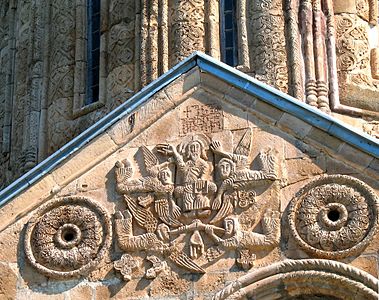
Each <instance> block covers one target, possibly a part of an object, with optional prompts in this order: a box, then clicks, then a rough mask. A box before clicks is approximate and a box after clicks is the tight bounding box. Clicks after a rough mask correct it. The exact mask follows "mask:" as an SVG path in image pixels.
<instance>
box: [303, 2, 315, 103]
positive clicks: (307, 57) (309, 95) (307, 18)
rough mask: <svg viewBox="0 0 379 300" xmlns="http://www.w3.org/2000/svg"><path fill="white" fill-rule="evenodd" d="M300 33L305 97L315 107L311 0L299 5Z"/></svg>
mask: <svg viewBox="0 0 379 300" xmlns="http://www.w3.org/2000/svg"><path fill="white" fill-rule="evenodd" d="M300 16H301V34H302V39H303V55H304V67H305V97H306V102H307V103H308V104H309V105H312V106H315V107H317V84H316V74H315V65H314V45H313V14H312V2H311V0H304V1H302V2H301V5H300Z"/></svg>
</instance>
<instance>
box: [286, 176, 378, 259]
mask: <svg viewBox="0 0 379 300" xmlns="http://www.w3.org/2000/svg"><path fill="white" fill-rule="evenodd" d="M378 205H379V202H378V197H377V196H376V194H375V192H374V191H373V190H372V189H371V188H370V187H369V186H368V185H366V184H365V183H363V182H362V181H360V180H358V179H355V178H353V177H350V176H346V175H330V176H321V177H318V178H316V179H314V180H313V181H311V182H310V183H309V184H307V185H306V186H305V187H303V188H302V189H301V190H300V191H299V192H298V193H297V195H296V197H295V198H294V199H292V201H291V203H290V206H289V225H290V230H291V232H292V235H293V237H294V238H295V240H296V242H297V243H298V245H299V246H300V247H301V249H303V250H304V251H306V252H307V253H309V254H310V255H311V256H315V257H320V258H328V259H339V258H344V257H347V256H353V255H357V254H359V253H360V252H362V250H363V249H364V248H365V247H366V246H367V245H368V244H369V243H370V242H371V241H372V239H373V237H374V235H375V233H376V231H377V223H378Z"/></svg>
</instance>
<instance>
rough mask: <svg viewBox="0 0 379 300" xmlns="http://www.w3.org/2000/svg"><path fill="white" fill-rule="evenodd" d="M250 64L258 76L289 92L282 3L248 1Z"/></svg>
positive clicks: (277, 1) (276, 1) (276, 0)
mask: <svg viewBox="0 0 379 300" xmlns="http://www.w3.org/2000/svg"><path fill="white" fill-rule="evenodd" d="M247 7H249V8H250V10H249V23H248V24H249V26H248V29H249V41H251V42H250V44H249V48H250V59H251V61H250V68H251V69H252V70H253V71H254V72H255V76H256V78H257V79H259V80H261V81H263V82H265V83H267V84H269V85H271V86H274V87H276V88H278V89H280V90H281V91H283V92H285V93H287V92H288V69H287V50H286V40H285V34H284V30H283V29H284V24H285V23H284V11H283V3H282V1H279V0H274V1H267V0H264V1H250V2H249V5H248V6H247Z"/></svg>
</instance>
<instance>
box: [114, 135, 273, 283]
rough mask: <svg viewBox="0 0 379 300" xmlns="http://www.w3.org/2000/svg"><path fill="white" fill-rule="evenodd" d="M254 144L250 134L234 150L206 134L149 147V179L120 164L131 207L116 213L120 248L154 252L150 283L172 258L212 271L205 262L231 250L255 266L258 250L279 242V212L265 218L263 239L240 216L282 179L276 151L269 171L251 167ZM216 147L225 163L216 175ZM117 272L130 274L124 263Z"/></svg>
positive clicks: (266, 163) (268, 159) (269, 153)
mask: <svg viewBox="0 0 379 300" xmlns="http://www.w3.org/2000/svg"><path fill="white" fill-rule="evenodd" d="M251 139H252V134H251V130H250V129H248V130H246V132H245V133H244V135H243V136H242V138H241V140H240V142H239V143H238V145H237V147H236V148H235V150H234V152H233V153H229V152H227V151H224V150H223V148H222V145H221V143H220V142H218V141H212V142H210V141H209V140H208V138H207V137H206V136H204V135H195V136H186V137H185V138H183V142H182V143H181V144H180V145H178V146H174V145H169V144H159V145H157V146H156V147H155V149H153V150H150V149H149V148H147V147H145V146H141V147H140V149H139V151H140V153H141V154H142V157H143V162H144V165H145V170H146V173H147V176H143V177H140V178H134V176H133V172H134V167H133V164H132V163H131V162H130V161H128V160H124V161H123V162H121V161H118V162H117V163H116V166H115V175H116V182H117V191H118V192H119V193H121V194H122V195H123V196H124V200H125V202H126V206H127V209H126V210H125V211H124V212H117V213H116V215H115V218H116V219H115V230H116V234H117V241H118V245H119V247H120V249H121V250H123V251H124V252H128V253H131V255H132V254H133V253H135V252H137V251H138V252H139V251H141V250H146V251H147V253H148V254H147V255H148V257H147V260H148V261H150V262H152V263H153V269H150V271H148V272H147V273H149V274H147V275H146V277H147V278H154V277H155V276H156V275H154V274H158V273H159V272H160V271H161V270H164V269H167V263H166V261H167V262H170V263H172V264H174V265H176V266H177V267H180V268H182V269H185V270H187V271H190V272H192V273H205V270H204V268H203V266H202V265H204V264H206V263H210V262H212V261H214V260H216V259H218V258H219V257H220V256H222V255H223V254H224V253H225V252H226V251H231V250H234V251H237V253H239V254H240V256H241V257H240V258H239V259H238V261H237V263H239V264H240V265H241V266H242V267H243V268H245V269H249V268H251V267H252V265H253V262H254V259H255V256H254V251H257V250H271V249H273V248H274V247H275V246H276V245H277V244H278V243H279V234H280V229H279V223H280V222H279V219H280V214H279V212H277V211H272V210H270V209H269V210H267V211H266V212H265V213H264V216H263V219H262V221H261V223H262V231H263V233H262V234H261V233H255V232H252V230H250V231H246V230H241V229H240V224H239V219H238V214H239V213H240V212H242V211H245V210H246V209H248V208H249V207H251V205H252V204H254V203H255V201H256V199H255V198H256V191H255V190H256V189H257V188H258V187H262V186H265V185H268V184H269V183H271V182H272V181H274V180H276V178H277V164H276V156H275V155H276V154H275V151H273V150H272V149H267V150H264V151H262V152H261V153H260V154H259V157H258V160H259V161H260V162H261V169H259V170H252V169H250V167H249V166H250V162H249V153H250V148H251ZM208 149H209V150H210V151H212V152H213V154H214V156H215V158H216V161H218V163H216V165H215V170H214V172H213V166H212V161H210V159H209V158H208V157H207V150H208ZM209 150H208V152H209ZM162 160H163V161H162ZM173 174H176V176H175V177H174V175H173ZM213 175H214V176H213ZM213 177H215V178H216V182H214V179H213ZM217 178H219V179H217ZM137 232H138V233H139V234H135V233H137ZM115 267H116V269H118V270H122V267H121V266H119V261H118V262H117V266H116V265H115ZM124 278H125V277H124Z"/></svg>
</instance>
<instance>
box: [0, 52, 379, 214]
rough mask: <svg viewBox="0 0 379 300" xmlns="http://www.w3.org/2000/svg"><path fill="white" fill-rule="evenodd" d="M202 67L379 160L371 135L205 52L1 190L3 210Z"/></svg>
mask: <svg viewBox="0 0 379 300" xmlns="http://www.w3.org/2000/svg"><path fill="white" fill-rule="evenodd" d="M195 66H198V67H199V68H200V70H201V71H203V72H208V73H210V74H212V75H214V76H216V77H218V78H220V79H222V80H224V81H227V82H229V83H230V84H231V85H233V86H235V87H238V88H240V89H241V90H243V91H245V92H247V93H249V94H250V95H253V96H255V97H257V98H259V99H261V100H262V101H265V102H266V103H268V104H271V105H273V106H275V107H277V108H279V109H281V110H283V111H285V112H287V113H289V114H292V115H294V116H296V117H298V118H299V119H301V120H303V121H305V122H307V123H309V124H311V125H313V126H315V127H318V128H320V129H322V130H324V131H326V132H328V133H329V134H331V135H334V136H336V137H338V138H340V139H341V140H343V141H346V142H348V143H349V144H351V145H352V146H354V147H356V148H358V149H360V150H362V151H364V152H366V153H368V154H370V155H372V156H374V157H376V158H379V143H378V142H377V141H376V140H375V139H374V138H372V137H371V136H369V135H367V134H364V133H361V132H359V131H357V130H356V129H354V128H352V127H350V126H347V125H346V124H343V123H342V122H341V121H339V120H337V119H335V118H333V117H331V116H329V115H327V114H325V113H323V112H321V111H319V110H317V109H315V108H313V107H311V106H309V105H307V104H305V103H303V102H300V101H298V100H296V99H295V98H293V97H291V96H289V95H287V94H284V93H282V92H280V91H278V90H276V89H275V88H272V87H270V86H268V85H266V84H264V83H262V82H259V81H258V80H256V79H254V78H252V77H250V76H248V75H246V74H244V73H242V72H240V71H238V70H236V69H234V68H232V67H230V66H228V65H226V64H224V63H222V62H219V61H217V60H215V59H213V58H212V57H210V56H208V55H206V54H203V53H201V52H194V53H193V54H192V55H190V56H189V57H188V58H186V59H185V60H183V61H182V62H181V63H179V64H178V65H176V66H175V67H173V68H172V69H170V70H169V71H168V72H167V73H165V74H164V75H162V76H161V77H159V78H158V79H157V80H155V81H153V82H152V83H150V84H149V85H148V86H146V87H145V88H143V89H142V90H141V91H139V92H138V93H136V94H135V95H134V96H133V97H131V98H130V99H128V101H127V102H125V103H124V104H122V105H120V106H119V107H118V108H116V109H115V110H113V111H111V112H110V113H108V114H107V115H106V116H104V117H103V118H102V119H100V120H99V121H98V122H96V123H95V124H93V125H92V126H91V127H89V128H88V129H87V130H85V131H84V132H82V133H81V134H80V135H78V136H77V137H76V138H74V139H73V140H72V141H70V142H69V143H67V144H66V145H64V146H63V147H62V148H61V149H59V150H58V151H56V152H55V153H53V154H52V155H50V156H49V157H48V158H46V159H45V160H44V161H42V162H41V163H39V164H38V165H37V166H35V167H34V168H33V169H32V170H30V171H29V172H27V173H26V174H24V175H23V176H21V177H20V178H19V179H17V180H16V181H14V182H13V183H12V184H10V185H9V186H8V187H6V188H5V189H3V190H2V191H0V207H2V206H3V205H4V204H5V203H7V202H8V201H9V200H11V199H12V198H13V197H15V196H16V195H17V194H19V193H21V192H22V191H24V190H25V189H26V188H27V187H29V186H30V185H32V184H34V183H35V182H37V181H38V180H39V179H41V178H42V177H43V176H44V175H45V174H47V173H49V172H50V171H51V170H52V169H53V168H54V167H56V166H57V165H58V164H60V163H61V162H62V161H63V160H65V159H66V158H67V157H69V156H70V155H71V154H73V153H75V152H77V151H78V150H79V149H81V148H82V147H83V146H84V145H86V144H87V143H89V142H90V141H91V140H92V139H94V138H95V137H97V136H98V135H100V134H101V133H103V132H105V131H106V130H107V129H108V128H110V127H111V126H112V125H113V124H115V123H116V122H117V121H119V120H120V119H121V118H123V117H125V116H126V115H129V114H131V113H133V112H134V111H135V110H136V109H137V108H138V107H139V106H140V105H143V104H144V103H145V102H146V101H148V100H149V98H150V97H151V96H152V95H154V94H155V93H156V92H158V91H159V90H161V89H163V88H164V87H166V86H167V85H169V84H170V83H171V82H173V81H174V80H175V79H177V78H178V77H179V76H181V75H182V74H184V73H186V72H188V71H189V70H190V69H192V68H194V67H195Z"/></svg>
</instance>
